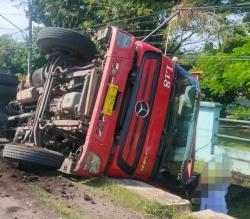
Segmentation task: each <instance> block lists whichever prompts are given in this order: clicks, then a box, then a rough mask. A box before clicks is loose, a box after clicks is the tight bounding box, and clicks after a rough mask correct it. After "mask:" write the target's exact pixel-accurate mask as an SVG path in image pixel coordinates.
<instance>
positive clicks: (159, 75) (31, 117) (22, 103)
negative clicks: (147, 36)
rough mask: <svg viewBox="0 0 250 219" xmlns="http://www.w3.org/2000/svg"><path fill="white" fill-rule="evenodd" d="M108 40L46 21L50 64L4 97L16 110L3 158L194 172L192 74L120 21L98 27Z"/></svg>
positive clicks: (115, 170)
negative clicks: (99, 47) (100, 48)
mask: <svg viewBox="0 0 250 219" xmlns="http://www.w3.org/2000/svg"><path fill="white" fill-rule="evenodd" d="M97 39H98V40H99V41H100V43H101V44H103V45H105V46H106V47H107V52H106V54H105V56H104V57H101V56H98V55H96V48H95V44H94V43H92V42H91V41H90V40H89V39H88V38H86V37H84V36H83V35H81V34H79V33H77V32H73V31H70V30H67V29H63V28H44V29H43V30H41V32H40V33H39V34H38V39H37V45H38V47H39V48H40V49H41V50H43V51H44V52H46V53H47V54H48V55H49V56H48V60H47V63H46V64H45V65H44V66H43V67H42V68H41V69H37V70H36V71H34V72H33V74H31V75H30V76H29V77H28V79H27V83H26V86H25V87H24V88H23V89H22V90H20V91H19V92H18V94H17V98H16V101H13V102H12V103H10V105H11V106H13V107H14V108H15V109H16V110H17V109H18V114H17V115H15V116H12V117H10V118H9V120H18V127H17V128H16V134H15V138H14V140H13V143H10V144H7V145H6V146H5V148H4V151H3V156H4V158H5V159H10V160H14V161H18V162H20V163H25V164H29V165H33V166H35V165H43V166H49V167H54V168H58V169H59V170H60V171H62V172H64V173H67V174H74V175H78V176H100V175H107V176H114V177H125V178H136V179H140V180H143V181H160V182H161V184H162V185H164V184H167V182H168V181H170V179H174V180H176V183H180V184H182V185H184V184H187V183H188V182H189V181H190V179H191V178H192V174H193V165H194V154H195V132H196V131H195V130H196V123H197V116H198V108H199V97H200V87H199V84H198V82H197V81H196V80H195V79H194V78H193V77H192V76H191V75H190V74H189V73H188V72H187V71H185V70H184V69H183V68H181V67H180V66H179V65H177V64H176V63H175V62H173V61H172V60H171V58H169V57H167V56H166V55H164V54H163V53H162V52H161V51H160V50H159V49H157V48H155V47H154V46H152V45H150V44H148V43H145V42H142V41H140V40H136V38H135V37H134V36H132V35H130V34H129V33H127V32H125V31H123V30H121V29H119V28H117V27H107V28H103V29H100V30H99V31H98V34H97Z"/></svg>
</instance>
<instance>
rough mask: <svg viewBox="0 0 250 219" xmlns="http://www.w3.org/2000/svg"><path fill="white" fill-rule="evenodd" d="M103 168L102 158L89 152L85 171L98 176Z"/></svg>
mask: <svg viewBox="0 0 250 219" xmlns="http://www.w3.org/2000/svg"><path fill="white" fill-rule="evenodd" d="M100 168H101V158H100V157H99V156H98V155H96V154H95V153H93V152H89V153H88V155H87V159H86V161H85V164H84V167H83V169H84V170H87V171H88V172H90V173H94V174H97V173H99V171H100Z"/></svg>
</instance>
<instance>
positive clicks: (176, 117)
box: [165, 66, 199, 180]
mask: <svg viewBox="0 0 250 219" xmlns="http://www.w3.org/2000/svg"><path fill="white" fill-rule="evenodd" d="M174 84H175V86H174V88H173V93H172V94H173V95H172V104H171V110H170V115H169V120H168V124H167V126H168V128H167V130H166V132H167V133H166V137H167V139H168V140H167V141H166V142H167V147H166V151H165V158H166V159H165V161H167V162H166V163H165V165H166V169H167V171H168V172H169V174H170V175H172V176H175V177H176V176H177V179H179V180H181V178H182V176H183V171H184V168H185V166H186V163H187V162H188V159H189V155H190V153H191V151H192V150H191V149H192V145H193V140H194V137H193V136H194V133H195V132H194V129H195V121H196V115H197V102H198V97H199V87H197V82H196V81H195V80H194V79H193V78H192V76H190V75H189V74H188V73H187V72H186V71H185V70H184V69H181V68H180V67H179V66H178V67H177V68H176V78H175V83H174Z"/></svg>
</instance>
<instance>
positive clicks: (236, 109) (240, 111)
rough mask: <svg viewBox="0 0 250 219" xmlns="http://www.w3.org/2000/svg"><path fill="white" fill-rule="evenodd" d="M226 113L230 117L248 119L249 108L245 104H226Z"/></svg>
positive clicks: (249, 114)
mask: <svg viewBox="0 0 250 219" xmlns="http://www.w3.org/2000/svg"><path fill="white" fill-rule="evenodd" d="M226 111H227V114H228V115H229V118H232V119H242V120H250V108H249V107H245V106H237V105H232V104H230V105H228V106H227V110H226Z"/></svg>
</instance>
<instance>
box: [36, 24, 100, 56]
mask: <svg viewBox="0 0 250 219" xmlns="http://www.w3.org/2000/svg"><path fill="white" fill-rule="evenodd" d="M37 46H38V47H39V48H40V49H41V50H42V51H44V52H45V53H47V54H50V53H52V52H53V51H56V50H57V49H58V48H59V49H60V48H61V49H64V50H65V49H66V50H72V51H74V52H76V53H78V55H80V56H81V57H82V58H83V59H85V60H91V59H92V58H93V57H94V55H95V53H96V46H95V44H94V43H93V42H92V41H91V40H90V39H88V38H87V37H85V36H83V35H81V34H80V33H77V32H75V31H71V30H68V29H65V28H58V27H46V28H43V29H42V30H41V31H40V32H39V33H38V35H37Z"/></svg>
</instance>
